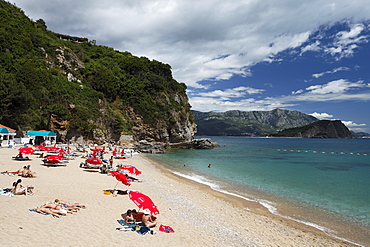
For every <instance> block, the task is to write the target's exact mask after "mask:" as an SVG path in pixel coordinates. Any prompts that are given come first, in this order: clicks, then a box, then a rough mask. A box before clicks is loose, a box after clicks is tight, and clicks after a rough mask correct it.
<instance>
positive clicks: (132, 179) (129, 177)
mask: <svg viewBox="0 0 370 247" xmlns="http://www.w3.org/2000/svg"><path fill="white" fill-rule="evenodd" d="M125 176H126V178H127V180H128V181H130V182H142V181H141V180H140V179H137V178H134V177H131V176H129V175H127V174H125Z"/></svg>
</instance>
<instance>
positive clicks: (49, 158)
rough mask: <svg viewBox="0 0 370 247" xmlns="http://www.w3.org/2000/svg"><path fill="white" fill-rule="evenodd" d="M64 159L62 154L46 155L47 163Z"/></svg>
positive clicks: (45, 160)
mask: <svg viewBox="0 0 370 247" xmlns="http://www.w3.org/2000/svg"><path fill="white" fill-rule="evenodd" d="M62 159H64V157H63V156H60V155H50V156H47V157H45V159H44V162H45V163H60V161H61V160H62Z"/></svg>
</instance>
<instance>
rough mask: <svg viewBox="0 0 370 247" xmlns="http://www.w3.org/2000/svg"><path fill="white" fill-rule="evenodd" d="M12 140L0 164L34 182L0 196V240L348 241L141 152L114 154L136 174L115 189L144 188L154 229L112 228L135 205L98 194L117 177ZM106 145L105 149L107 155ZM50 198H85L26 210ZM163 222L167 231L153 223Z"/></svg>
mask: <svg viewBox="0 0 370 247" xmlns="http://www.w3.org/2000/svg"><path fill="white" fill-rule="evenodd" d="M17 153H18V151H17V148H12V149H10V148H0V171H5V170H13V171H15V170H18V169H19V168H20V167H22V166H24V165H28V164H30V165H31V169H32V170H33V171H35V172H36V173H37V177H36V178H24V179H22V184H23V185H32V186H34V187H35V189H34V195H32V196H23V195H18V196H14V197H9V196H6V195H0V200H1V206H2V207H1V208H2V210H1V212H0V222H1V238H0V245H1V246H355V245H352V244H350V243H347V242H343V241H340V240H337V239H333V238H331V237H330V236H327V235H325V234H324V233H322V232H320V231H319V230H317V229H315V228H311V227H309V226H305V225H301V224H299V223H296V222H292V221H289V220H286V219H282V218H279V217H277V216H273V215H271V214H269V213H268V212H266V210H264V209H263V208H260V207H259V206H258V205H253V204H248V205H246V203H245V202H241V201H239V200H237V199H235V200H233V199H231V198H226V196H225V195H222V194H221V193H217V192H213V191H212V190H210V189H209V188H207V187H206V186H204V185H200V184H196V183H194V182H191V181H188V180H185V179H183V178H180V177H177V176H175V175H173V174H170V173H168V172H166V171H165V170H163V169H162V168H161V167H160V166H159V165H158V164H154V163H153V162H151V161H150V160H148V159H146V158H145V157H143V156H142V155H133V156H132V157H129V158H127V159H126V160H118V159H115V160H114V165H118V164H127V165H133V166H136V167H137V168H138V169H139V170H140V171H142V174H141V175H139V176H138V178H140V179H141V180H142V181H143V182H141V183H139V182H133V183H132V184H131V186H129V187H128V186H125V185H123V184H122V183H119V184H118V186H117V189H120V190H127V189H130V190H137V191H140V192H142V193H144V194H146V195H148V196H149V197H150V198H151V199H152V200H153V202H154V203H155V204H156V205H157V207H158V209H159V211H160V214H159V215H157V217H158V225H157V226H156V227H155V228H154V230H155V231H156V232H157V234H155V235H150V234H146V235H140V234H138V233H136V232H134V231H117V230H116V228H117V227H120V225H119V224H118V223H117V220H118V219H120V218H121V216H120V215H121V214H122V213H124V212H125V211H126V210H127V209H138V208H137V206H136V205H135V204H134V203H133V202H132V201H131V200H130V199H129V198H128V196H127V195H118V196H116V197H115V196H112V195H105V194H103V190H104V189H113V188H114V187H115V186H116V183H117V180H116V179H115V178H114V177H112V176H108V175H106V174H100V173H92V172H86V171H83V169H81V168H79V164H80V162H82V161H84V160H83V159H82V158H80V157H77V158H76V159H75V160H71V161H69V163H68V164H67V166H65V167H46V166H43V165H41V164H42V161H41V159H40V158H36V157H37V156H35V155H29V157H30V158H32V161H14V160H12V158H11V157H13V156H16V155H17ZM109 156H110V153H108V154H106V155H105V157H106V158H107V157H109ZM18 178H19V177H18V176H9V175H0V186H1V187H2V188H4V187H11V185H12V183H13V182H14V181H16V180H17V179H18ZM56 198H58V199H62V200H65V201H69V202H79V203H81V204H84V205H86V207H87V208H86V209H81V210H80V211H78V212H77V213H75V214H68V215H67V216H63V217H61V218H54V217H52V216H50V215H41V214H38V213H35V212H31V211H29V209H32V208H34V207H36V206H40V205H42V204H44V203H46V202H52V201H54V200H55V199H56ZM161 224H162V225H165V226H171V227H172V228H173V229H174V231H175V232H174V233H164V232H160V231H159V230H158V228H159V225H161Z"/></svg>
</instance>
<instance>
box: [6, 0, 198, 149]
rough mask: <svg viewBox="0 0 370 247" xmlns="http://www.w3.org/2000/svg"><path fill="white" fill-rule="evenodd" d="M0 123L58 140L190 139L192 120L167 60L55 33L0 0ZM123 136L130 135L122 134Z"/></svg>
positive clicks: (193, 129) (182, 86)
mask: <svg viewBox="0 0 370 247" xmlns="http://www.w3.org/2000/svg"><path fill="white" fill-rule="evenodd" d="M0 16H1V17H2V20H3V21H2V22H0V34H1V35H0V122H1V123H2V124H4V125H6V126H9V127H11V128H13V129H16V130H20V131H27V130H39V129H46V130H53V131H55V132H57V134H58V135H57V139H58V141H62V140H65V139H68V140H72V141H76V142H80V143H81V144H86V143H88V142H93V143H98V144H101V143H104V142H110V141H115V142H116V141H120V140H122V138H121V137H122V136H132V140H133V141H140V140H146V141H149V142H161V143H164V145H163V147H165V148H167V147H169V146H170V145H169V144H170V143H179V142H186V143H187V142H189V141H191V140H192V139H193V137H194V134H195V132H196V125H195V122H194V118H193V115H192V113H191V111H190V105H189V103H188V98H187V95H186V85H185V84H183V83H179V82H177V81H176V80H175V79H174V78H173V77H172V71H171V66H170V65H168V64H164V63H161V62H159V61H156V60H149V59H148V58H146V57H136V56H134V55H132V54H131V53H129V52H120V51H117V50H114V49H113V48H110V47H105V46H100V45H96V41H94V40H92V41H90V40H88V39H87V38H81V37H71V36H68V35H63V34H57V33H54V32H53V31H50V30H48V29H47V26H46V23H45V22H44V21H43V20H42V19H40V20H37V21H33V20H31V19H29V18H28V17H27V16H26V15H25V14H24V12H23V11H22V10H21V9H19V8H17V7H16V6H14V5H12V4H11V3H9V2H6V1H4V0H0ZM128 139H130V138H128Z"/></svg>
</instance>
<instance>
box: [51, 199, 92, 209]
mask: <svg viewBox="0 0 370 247" xmlns="http://www.w3.org/2000/svg"><path fill="white" fill-rule="evenodd" d="M54 203H55V204H59V205H64V206H66V207H70V208H75V209H76V208H77V209H80V208H86V206H85V205H83V204H80V203H77V202H75V203H71V202H66V201H63V200H59V199H55V200H54Z"/></svg>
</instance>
